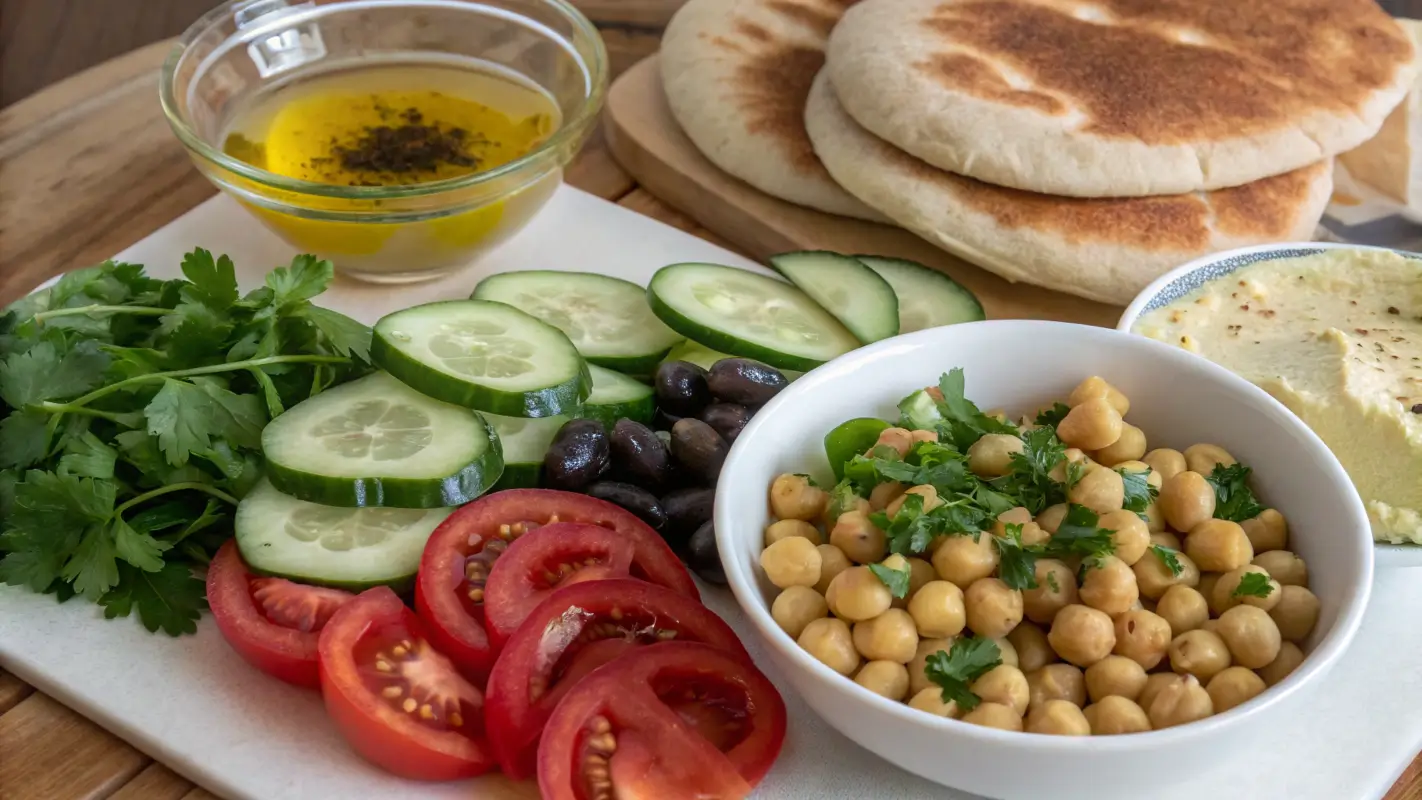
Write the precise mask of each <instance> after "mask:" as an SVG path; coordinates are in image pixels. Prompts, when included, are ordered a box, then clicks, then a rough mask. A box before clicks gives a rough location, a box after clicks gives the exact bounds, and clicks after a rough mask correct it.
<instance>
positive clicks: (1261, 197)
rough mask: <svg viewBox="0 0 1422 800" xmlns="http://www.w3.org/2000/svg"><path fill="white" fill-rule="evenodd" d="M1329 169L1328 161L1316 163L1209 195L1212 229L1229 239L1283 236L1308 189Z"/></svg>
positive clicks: (1331, 165) (1290, 227)
mask: <svg viewBox="0 0 1422 800" xmlns="http://www.w3.org/2000/svg"><path fill="white" fill-rule="evenodd" d="M1331 169H1333V164H1332V162H1331V161H1320V162H1319V163H1317V164H1310V165H1309V166H1307V167H1304V168H1302V169H1296V170H1294V171H1293V172H1286V173H1284V174H1283V175H1276V176H1274V177H1272V178H1265V179H1264V180H1262V181H1254V182H1253V183H1246V184H1244V185H1243V186H1236V187H1234V188H1232V189H1221V190H1219V191H1215V192H1210V193H1209V194H1208V195H1207V197H1208V198H1209V200H1210V205H1211V206H1212V207H1213V208H1214V210H1215V229H1216V230H1218V231H1219V232H1220V233H1224V234H1228V235H1231V236H1255V237H1272V238H1280V237H1283V236H1285V235H1286V234H1288V233H1289V231H1290V230H1292V229H1293V227H1294V226H1293V223H1294V218H1295V215H1296V214H1297V213H1298V209H1299V208H1300V207H1301V206H1302V204H1303V201H1304V198H1306V197H1308V195H1309V192H1310V189H1312V187H1313V186H1314V184H1315V182H1316V181H1317V180H1318V179H1319V178H1320V177H1322V173H1323V172H1325V171H1327V170H1331Z"/></svg>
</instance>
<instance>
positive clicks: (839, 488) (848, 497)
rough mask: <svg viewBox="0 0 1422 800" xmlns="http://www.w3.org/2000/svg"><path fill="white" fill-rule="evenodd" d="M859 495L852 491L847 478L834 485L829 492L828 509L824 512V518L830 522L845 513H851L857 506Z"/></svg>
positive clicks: (851, 485)
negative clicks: (827, 518)
mask: <svg viewBox="0 0 1422 800" xmlns="http://www.w3.org/2000/svg"><path fill="white" fill-rule="evenodd" d="M859 499H860V498H859V495H858V494H857V493H856V492H855V491H854V485H853V484H851V483H850V482H849V479H848V478H845V479H844V480H842V481H840V482H839V483H836V484H835V485H834V488H833V489H830V492H829V507H828V508H827V510H826V511H825V514H826V516H828V517H829V519H831V520H837V519H839V517H840V515H841V514H843V513H844V512H846V511H852V510H853V509H854V508H856V507H857V506H858V505H859V502H858V501H859Z"/></svg>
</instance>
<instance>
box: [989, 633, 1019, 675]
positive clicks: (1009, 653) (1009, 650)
mask: <svg viewBox="0 0 1422 800" xmlns="http://www.w3.org/2000/svg"><path fill="white" fill-rule="evenodd" d="M992 643H993V644H995V645H997V652H998V656H999V657H1000V658H1001V659H1002V663H1004V664H1006V665H1007V666H1009V667H1017V668H1018V669H1021V668H1022V666H1021V664H1019V663H1018V662H1017V648H1016V647H1013V645H1012V642H1010V641H1008V640H1007V637H1006V636H1000V637H998V638H995V639H993V640H992Z"/></svg>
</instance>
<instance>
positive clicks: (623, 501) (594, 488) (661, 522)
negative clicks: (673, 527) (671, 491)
mask: <svg viewBox="0 0 1422 800" xmlns="http://www.w3.org/2000/svg"><path fill="white" fill-rule="evenodd" d="M587 494H588V496H589V497H596V498H597V499H599V500H606V501H607V502H609V503H612V504H613V505H617V506H622V507H623V508H625V509H627V510H628V511H631V512H632V513H633V514H636V515H637V516H639V517H641V518H642V521H643V522H645V523H647V524H648V525H651V526H652V527H653V528H658V529H660V528H662V527H663V526H665V525H666V522H667V515H666V513H665V512H664V511H662V506H661V503H658V502H657V498H656V497H655V496H654V495H653V494H652V493H651V492H649V491H647V490H646V489H642V488H639V487H636V486H633V485H632V484H630V483H618V482H617V481H598V482H597V483H594V484H593V485H591V486H589V487H588V488H587Z"/></svg>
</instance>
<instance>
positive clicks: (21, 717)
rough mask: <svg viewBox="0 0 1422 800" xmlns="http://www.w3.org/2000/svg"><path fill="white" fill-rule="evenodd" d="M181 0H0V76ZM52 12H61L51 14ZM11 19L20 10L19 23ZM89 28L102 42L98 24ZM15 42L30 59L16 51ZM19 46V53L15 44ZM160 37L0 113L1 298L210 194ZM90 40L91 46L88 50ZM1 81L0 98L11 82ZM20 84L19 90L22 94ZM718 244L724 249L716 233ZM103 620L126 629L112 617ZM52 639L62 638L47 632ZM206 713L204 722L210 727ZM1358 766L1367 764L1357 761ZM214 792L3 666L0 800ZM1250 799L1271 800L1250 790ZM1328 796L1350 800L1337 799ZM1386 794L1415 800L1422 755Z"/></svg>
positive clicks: (582, 1)
mask: <svg viewBox="0 0 1422 800" xmlns="http://www.w3.org/2000/svg"><path fill="white" fill-rule="evenodd" d="M575 2H576V4H577V5H579V6H581V7H583V9H584V10H585V11H586V12H588V14H589V16H591V17H592V18H593V19H594V20H595V21H596V22H597V23H598V24H599V27H601V28H602V30H603V33H604V36H605V38H606V39H607V44H608V48H609V50H610V51H611V53H612V63H613V67H614V70H615V71H616V72H621V71H622V70H624V69H626V68H627V67H628V66H630V65H631V64H633V63H636V61H638V60H639V59H641V58H642V57H644V56H646V55H648V54H650V53H652V52H654V51H655V50H656V48H657V41H658V37H659V34H660V31H661V28H662V26H664V25H665V23H666V21H667V19H668V18H669V16H670V13H671V11H672V10H673V9H674V8H675V7H676V6H678V5H679V4H680V0H575ZM175 3H176V5H177V6H180V7H181V8H182V9H183V10H186V11H188V12H189V13H196V11H194V10H193V9H196V10H199V11H200V10H201V8H202V7H205V6H208V5H211V2H210V0H174V2H168V3H166V5H164V4H163V3H155V4H153V5H149V0H141V2H140V0H0V73H4V72H5V71H7V70H9V71H11V72H10V74H12V75H13V74H15V73H14V70H15V69H16V68H17V67H18V66H20V65H21V64H22V60H23V63H25V64H31V65H35V64H38V70H39V71H38V72H36V73H34V74H32V75H28V76H23V77H24V78H25V80H27V81H30V82H31V83H32V84H37V85H43V83H45V82H46V81H45V74H44V71H45V70H50V69H60V70H61V71H62V65H61V66H60V67H53V65H51V64H50V63H49V62H48V61H45V60H44V59H46V58H49V57H51V56H53V54H54V53H55V52H60V51H62V50H63V48H56V47H54V44H55V40H56V38H62V37H61V36H59V34H58V33H54V32H51V34H46V35H50V39H49V40H48V45H49V47H48V48H45V47H40V46H38V45H37V44H36V43H35V42H33V41H31V40H30V39H29V38H28V37H26V36H21V35H17V33H16V30H17V26H19V25H21V24H22V23H23V22H24V20H25V18H26V17H25V15H26V14H29V15H30V16H29V17H28V18H29V19H31V20H33V19H43V20H48V19H54V18H55V17H54V14H55V12H56V9H58V10H59V11H60V12H66V11H67V12H74V11H75V10H76V8H78V7H87V9H88V10H96V9H97V7H98V6H99V5H105V6H127V7H129V8H130V9H132V10H134V11H135V12H137V10H139V9H140V8H148V9H150V11H149V12H148V13H149V16H147V17H144V16H142V15H131V16H127V17H123V20H124V23H123V24H126V25H130V26H148V27H147V28H144V29H145V30H149V29H154V30H162V29H163V28H162V26H163V25H171V19H168V18H167V17H163V16H162V15H161V14H158V15H157V16H154V15H155V14H156V12H154V11H152V9H153V8H155V7H156V6H158V5H163V6H164V7H165V8H168V9H170V10H171V9H172V8H173V7H174V5H175ZM62 17H63V13H61V15H60V18H62ZM17 18H18V19H17ZM99 29H100V30H99V31H98V32H96V33H94V34H93V35H92V38H93V43H94V46H96V47H100V49H102V47H101V45H102V43H103V42H104V41H106V38H105V37H106V36H107V34H104V33H103V30H102V26H99ZM16 48H19V52H21V53H29V54H30V55H29V56H15V53H16ZM26 48H28V49H26ZM167 48H168V45H167V44H166V43H159V44H156V45H152V46H148V47H144V48H141V49H139V50H136V51H133V52H131V53H128V54H126V55H122V56H119V57H117V58H114V59H112V60H110V61H107V62H105V63H103V64H101V65H99V66H97V67H94V68H92V69H89V70H87V71H84V72H81V73H79V74H76V75H73V76H71V77H68V78H65V79H64V80H61V81H60V82H58V83H55V84H54V85H52V86H50V87H48V88H46V89H44V90H42V91H40V92H38V93H36V94H32V95H30V96H28V97H26V98H25V99H23V100H20V101H19V102H14V103H13V104H12V105H8V107H5V108H3V110H0V304H3V303H6V302H9V301H10V300H13V299H14V298H15V297H18V296H19V295H20V294H23V293H24V292H26V291H28V290H29V289H30V288H32V287H33V286H34V285H35V284H36V283H38V282H39V281H41V280H43V279H44V278H46V277H49V276H50V275H53V274H56V273H58V272H61V271H63V270H66V269H71V268H75V267H79V266H84V265H86V264H90V263H93V262H96V261H99V260H102V259H104V258H106V257H108V256H110V255H112V254H113V253H116V252H118V251H120V250H122V249H124V248H126V247H128V246H130V245H132V244H134V243H135V242H137V241H138V240H140V239H142V238H144V237H145V236H147V235H148V234H149V233H151V232H152V231H154V230H156V229H157V228H158V227H160V226H162V225H163V224H165V223H167V222H169V221H170V220H172V219H174V218H175V217H177V216H179V215H180V214H182V213H183V212H185V211H187V210H188V209H190V208H192V207H193V206H195V205H197V204H198V203H201V202H202V201H204V200H206V199H207V198H208V197H210V196H212V194H213V193H214V190H213V189H212V187H211V186H210V185H209V184H208V183H207V182H206V181H205V180H203V179H202V178H201V177H200V176H199V175H198V173H197V172H196V171H195V170H194V169H193V168H192V166H191V165H190V163H189V162H188V159H187V156H186V155H185V154H184V152H183V150H182V148H181V147H180V146H179V145H178V143H177V141H176V140H175V139H174V138H173V137H172V135H171V133H170V132H169V130H168V127H167V124H166V123H165V122H164V120H163V117H162V114H161V111H160V110H159V107H158V100H157V68H158V65H159V63H160V62H161V61H162V59H163V57H164V55H165V54H166V52H167ZM91 49H92V48H91ZM13 86H14V84H13V83H10V84H7V86H6V88H5V89H4V90H3V91H0V106H5V105H6V104H7V103H9V102H11V101H13V100H14V99H15V96H17V95H16V93H17V92H19V90H15V89H13ZM25 93H27V92H25ZM567 179H568V182H569V183H571V184H572V185H574V186H577V187H579V188H581V189H584V190H586V191H589V192H592V193H594V194H596V195H598V196H600V197H603V198H606V199H608V200H610V201H613V202H616V203H618V204H620V205H623V206H626V207H628V208H631V209H633V210H635V211H638V212H640V213H643V214H646V215H648V216H651V217H653V218H655V219H658V220H661V221H663V222H666V223H668V224H670V225H674V226H676V227H678V228H681V229H683V230H686V231H689V232H691V233H693V234H696V235H698V236H702V237H704V238H707V239H712V240H715V237H714V236H713V235H711V234H710V233H709V232H707V231H705V230H704V229H701V228H700V227H699V226H697V224H696V223H695V222H694V221H692V220H691V219H689V218H688V217H686V216H684V215H682V214H680V213H678V212H676V211H674V210H672V209H671V208H669V207H667V206H665V205H663V204H662V203H661V202H659V201H658V200H657V199H656V198H654V197H652V196H651V195H650V194H648V193H647V192H646V191H644V190H642V189H640V188H638V187H637V186H636V185H635V184H634V183H633V181H632V179H631V178H630V177H628V175H627V174H626V173H625V172H623V171H622V169H621V168H619V167H618V165H617V164H616V163H615V162H614V161H613V160H612V158H611V157H610V156H609V155H608V153H607V150H606V148H605V146H604V144H603V142H602V139H601V137H598V138H595V139H594V140H593V141H592V142H591V143H590V144H589V146H588V148H587V149H586V150H585V151H584V152H583V153H582V155H581V156H580V157H579V158H578V159H577V160H576V161H575V162H574V163H573V165H572V166H571V167H570V168H569V170H568V173H567ZM718 243H720V244H724V243H721V242H718ZM111 624H124V623H123V622H115V623H111ZM56 635H63V634H62V633H56ZM220 722H221V721H220V720H214V724H220ZM1358 768H1359V769H1367V765H1361V764H1360V765H1358ZM211 797H213V795H212V794H210V793H209V792H207V791H205V790H204V789H202V788H201V787H198V786H194V785H193V784H192V783H191V782H189V781H187V780H185V779H183V778H182V777H180V776H179V775H177V774H175V773H174V772H172V771H171V770H169V769H167V768H166V767H164V766H163V765H162V764H160V763H158V762H156V761H154V760H153V759H152V758H149V757H148V756H147V755H145V754H144V753H142V752H140V751H138V750H136V749H135V748H133V747H132V746H130V745H128V744H127V743H125V742H123V741H122V740H120V739H118V738H117V737H115V736H113V735H111V734H109V733H108V732H107V731H105V730H103V729H102V728H100V727H99V726H97V725H96V724H94V723H92V722H90V721H89V720H86V719H85V718H83V717H82V716H80V715H79V714H76V713H75V712H73V711H71V710H69V709H68V708H66V707H65V706H63V705H61V704H60V703H59V702H57V701H55V700H54V699H52V698H50V697H47V696H45V695H44V694H43V693H41V692H37V691H35V689H34V688H32V687H30V686H28V685H26V684H25V683H23V682H22V681H20V680H19V679H17V678H16V677H14V676H13V675H10V674H9V673H7V672H5V671H4V669H0V798H4V799H5V800H80V799H87V798H112V799H113V800H179V799H180V798H182V799H183V800H199V798H211ZM1258 800H1273V799H1272V798H1258ZM1339 800H1353V799H1352V798H1340V799H1339ZM1386 800H1422V757H1419V759H1418V760H1417V761H1414V762H1413V764H1412V765H1411V767H1410V768H1409V769H1408V770H1407V771H1406V773H1404V774H1403V775H1402V776H1401V777H1400V778H1399V779H1398V781H1397V784H1396V785H1395V786H1394V787H1393V789H1392V791H1391V792H1389V794H1388V795H1387V799H1386Z"/></svg>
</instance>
